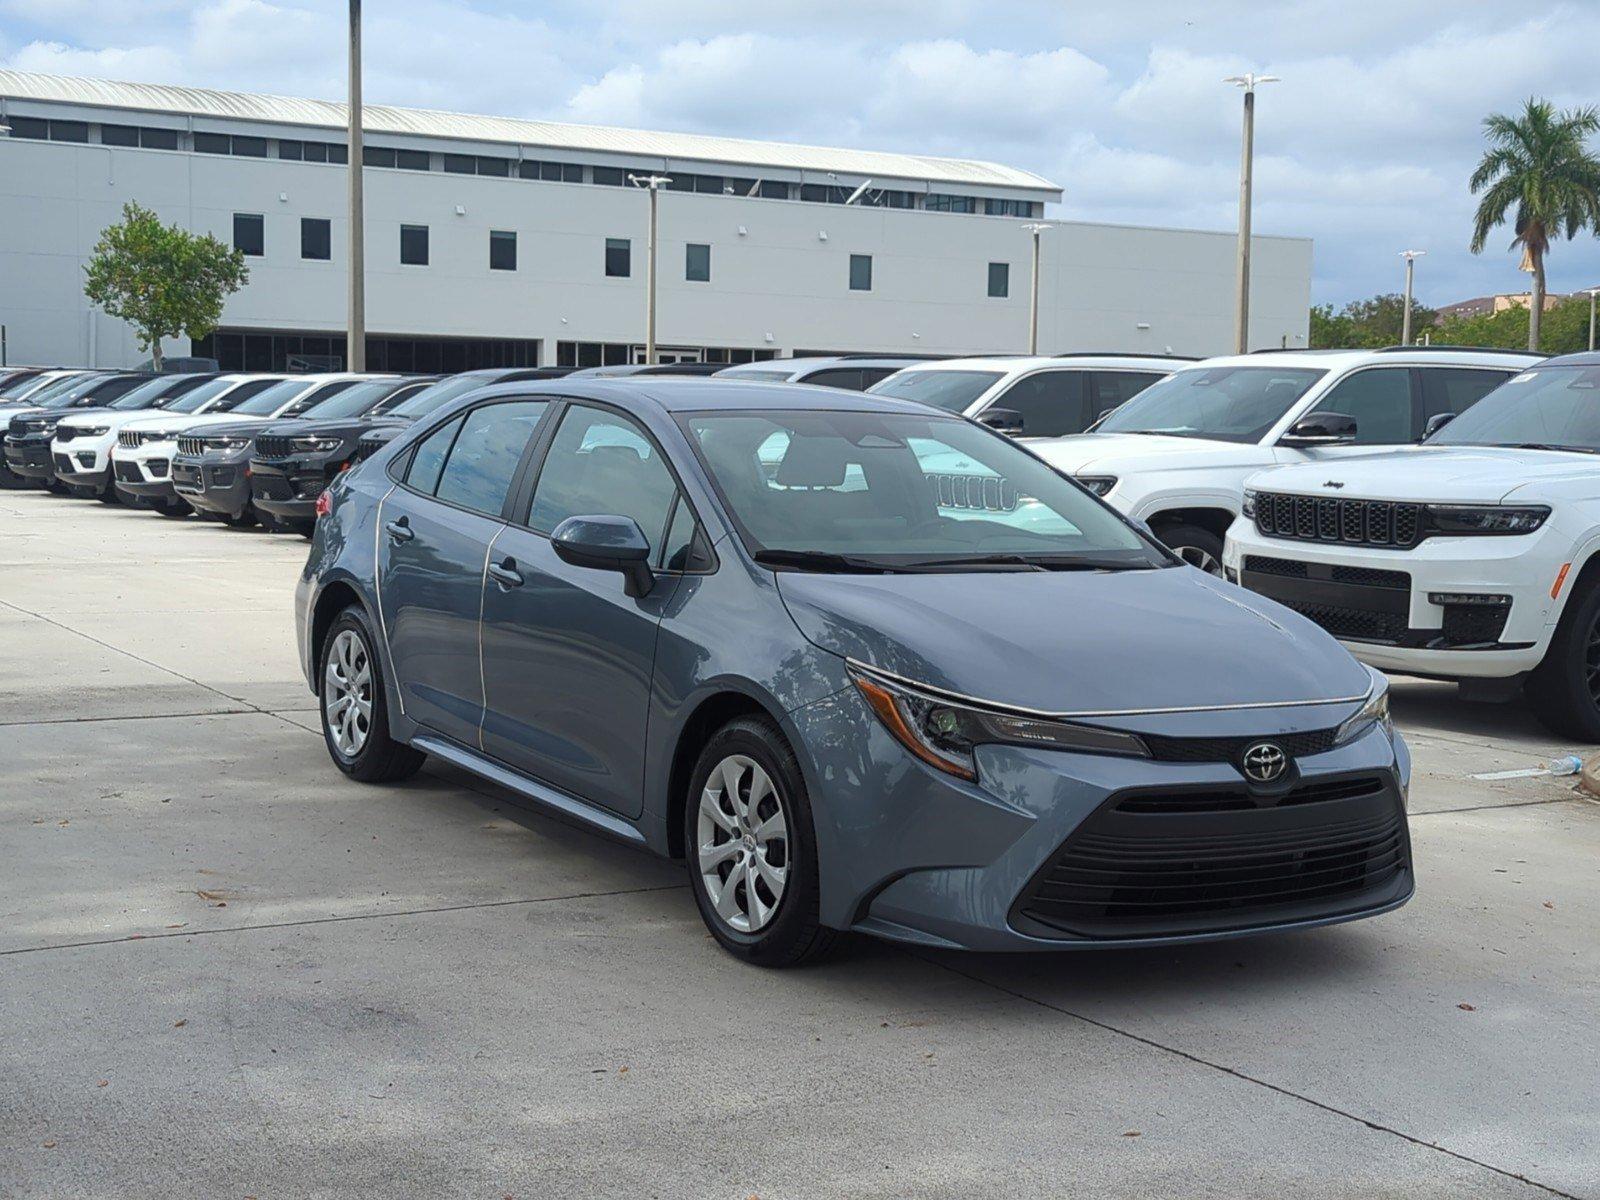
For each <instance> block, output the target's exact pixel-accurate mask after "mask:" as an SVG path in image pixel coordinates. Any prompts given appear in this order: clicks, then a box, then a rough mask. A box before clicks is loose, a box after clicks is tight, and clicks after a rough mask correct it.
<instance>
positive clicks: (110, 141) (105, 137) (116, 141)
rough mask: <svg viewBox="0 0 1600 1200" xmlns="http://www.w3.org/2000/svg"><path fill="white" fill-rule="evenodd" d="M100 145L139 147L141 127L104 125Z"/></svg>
mask: <svg viewBox="0 0 1600 1200" xmlns="http://www.w3.org/2000/svg"><path fill="white" fill-rule="evenodd" d="M100 144H101V145H102V146H137V145H138V144H139V127H138V126H137V125H102V126H100Z"/></svg>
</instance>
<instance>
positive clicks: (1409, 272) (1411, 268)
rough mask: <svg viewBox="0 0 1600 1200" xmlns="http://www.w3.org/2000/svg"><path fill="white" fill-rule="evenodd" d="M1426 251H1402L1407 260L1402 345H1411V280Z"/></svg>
mask: <svg viewBox="0 0 1600 1200" xmlns="http://www.w3.org/2000/svg"><path fill="white" fill-rule="evenodd" d="M1426 253H1427V251H1426V250H1402V251H1400V257H1401V258H1403V259H1405V260H1406V307H1405V312H1404V314H1403V315H1402V316H1401V318H1400V344H1401V345H1402V346H1409V345H1411V280H1412V276H1413V275H1415V273H1416V269H1417V259H1419V258H1421V257H1422V256H1423V255H1424V254H1426Z"/></svg>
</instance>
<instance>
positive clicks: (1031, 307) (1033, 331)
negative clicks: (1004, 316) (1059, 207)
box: [1023, 221, 1050, 354]
mask: <svg viewBox="0 0 1600 1200" xmlns="http://www.w3.org/2000/svg"><path fill="white" fill-rule="evenodd" d="M1023 228H1024V229H1026V230H1027V231H1028V232H1029V233H1031V234H1033V279H1032V280H1031V282H1030V289H1029V295H1028V353H1029V354H1037V353H1039V235H1040V234H1042V233H1043V232H1044V231H1045V230H1047V229H1049V228H1050V226H1049V225H1047V224H1046V223H1045V222H1043V221H1033V222H1030V223H1029V224H1027V225H1024V226H1023Z"/></svg>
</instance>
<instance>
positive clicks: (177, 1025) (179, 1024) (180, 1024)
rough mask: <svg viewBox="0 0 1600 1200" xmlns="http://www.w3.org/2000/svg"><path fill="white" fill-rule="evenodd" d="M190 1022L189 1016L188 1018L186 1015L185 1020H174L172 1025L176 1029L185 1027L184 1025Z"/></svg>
mask: <svg viewBox="0 0 1600 1200" xmlns="http://www.w3.org/2000/svg"><path fill="white" fill-rule="evenodd" d="M188 1023H189V1018H188V1017H185V1018H184V1019H183V1020H181V1021H174V1022H173V1023H172V1027H173V1028H174V1029H182V1028H183V1027H184V1026H185V1025H187V1024H188Z"/></svg>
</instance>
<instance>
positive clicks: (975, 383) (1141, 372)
mask: <svg viewBox="0 0 1600 1200" xmlns="http://www.w3.org/2000/svg"><path fill="white" fill-rule="evenodd" d="M1193 361H1194V360H1193V359H1175V358H1172V357H1158V356H1156V355H1145V354H1060V355H1056V356H1055V357H1048V356H1044V355H1032V354H1029V355H1020V354H1019V355H997V356H995V357H992V358H947V359H942V360H939V361H937V362H921V363H916V364H915V365H912V366H907V367H905V368H904V369H903V370H900V371H896V372H895V373H894V374H893V375H891V376H889V377H888V378H887V379H885V380H883V381H882V382H880V383H875V384H873V385H872V386H871V387H869V388H868V389H867V391H869V392H871V393H873V394H874V395H878V396H895V397H898V398H899V399H901V400H919V401H921V402H922V403H923V404H931V405H933V407H935V408H942V409H943V410H944V411H945V412H953V413H961V414H962V415H964V416H968V417H971V418H973V419H974V420H976V421H982V422H983V423H984V424H985V425H988V426H990V427H992V428H994V429H998V430H1000V431H1001V432H1002V433H1009V434H1011V435H1012V436H1014V437H1024V438H1047V437H1062V436H1064V435H1066V434H1069V433H1082V432H1083V431H1084V430H1085V429H1087V428H1089V426H1091V425H1093V424H1094V423H1095V421H1097V420H1099V419H1100V417H1102V416H1103V415H1104V414H1105V413H1106V412H1108V411H1110V410H1111V409H1113V408H1116V407H1117V405H1119V404H1122V403H1124V402H1125V401H1127V400H1129V399H1131V398H1132V397H1134V396H1136V395H1138V394H1139V393H1140V392H1142V391H1143V390H1144V389H1145V388H1147V387H1149V386H1150V385H1151V384H1153V383H1155V382H1156V381H1157V380H1160V379H1164V378H1165V377H1166V376H1167V375H1168V374H1170V373H1171V371H1172V369H1173V368H1174V367H1176V366H1178V365H1179V364H1180V363H1187V362H1193Z"/></svg>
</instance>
